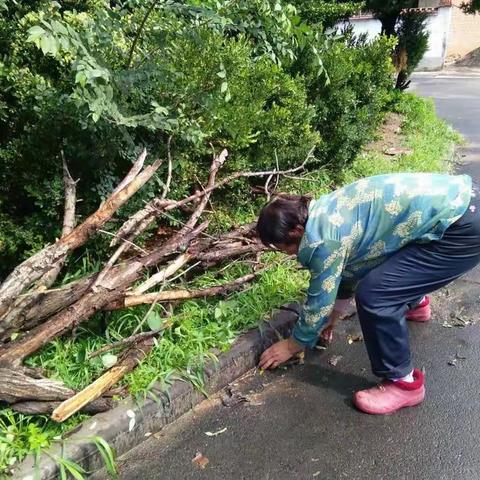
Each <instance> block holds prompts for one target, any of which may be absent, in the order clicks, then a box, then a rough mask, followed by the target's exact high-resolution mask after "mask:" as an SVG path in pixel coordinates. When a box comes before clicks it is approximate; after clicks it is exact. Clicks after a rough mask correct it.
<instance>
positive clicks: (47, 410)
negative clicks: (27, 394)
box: [10, 398, 116, 415]
mask: <svg viewBox="0 0 480 480" xmlns="http://www.w3.org/2000/svg"><path fill="white" fill-rule="evenodd" d="M61 403H62V402H39V401H38V402H37V401H28V402H18V403H14V404H13V405H11V406H10V408H12V410H15V411H16V412H18V413H23V414H25V415H50V414H51V413H52V412H53V411H54V410H55V409H56V408H57V407H58V406H59V405H61ZM115 403H116V402H115V401H114V400H112V399H111V398H97V399H96V400H94V401H93V402H91V403H89V404H88V405H85V406H84V407H83V408H82V409H81V410H80V411H81V412H83V413H89V414H90V415H94V414H95V413H101V412H106V411H107V410H110V409H111V408H113V407H114V406H115Z"/></svg>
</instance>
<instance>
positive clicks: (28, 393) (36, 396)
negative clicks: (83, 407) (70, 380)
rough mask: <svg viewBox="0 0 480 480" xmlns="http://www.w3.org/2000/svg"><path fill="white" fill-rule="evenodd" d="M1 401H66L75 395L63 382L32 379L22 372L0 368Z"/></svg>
mask: <svg viewBox="0 0 480 480" xmlns="http://www.w3.org/2000/svg"><path fill="white" fill-rule="evenodd" d="M0 385H1V388H0V401H3V402H7V403H16V402H19V401H25V400H39V401H51V400H65V399H67V398H69V397H71V396H72V395H74V394H75V391H74V390H72V389H71V388H68V387H66V386H65V385H64V384H63V383H62V382H59V381H56V380H50V379H48V378H32V377H31V376H29V375H27V374H25V373H24V372H22V371H21V370H17V371H15V370H12V369H10V368H0Z"/></svg>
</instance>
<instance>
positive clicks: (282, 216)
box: [257, 194, 311, 245]
mask: <svg viewBox="0 0 480 480" xmlns="http://www.w3.org/2000/svg"><path fill="white" fill-rule="evenodd" d="M310 200H311V198H310V197H306V196H301V195H284V194H281V195H278V196H277V197H276V198H274V199H273V200H272V201H271V202H269V203H267V204H266V205H265V206H264V207H263V208H262V210H261V212H260V215H259V217H258V221H257V232H258V235H259V237H260V240H261V241H262V242H263V243H264V244H265V245H271V244H274V245H278V244H289V243H292V239H291V238H290V236H289V232H290V231H292V230H293V229H294V228H295V227H297V226H302V227H305V225H306V223H307V218H308V204H309V203H310Z"/></svg>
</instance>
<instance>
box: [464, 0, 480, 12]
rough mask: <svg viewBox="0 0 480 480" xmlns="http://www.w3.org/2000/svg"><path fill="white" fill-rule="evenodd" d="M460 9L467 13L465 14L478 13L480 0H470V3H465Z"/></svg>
mask: <svg viewBox="0 0 480 480" xmlns="http://www.w3.org/2000/svg"><path fill="white" fill-rule="evenodd" d="M460 8H461V9H462V10H463V11H464V12H465V13H473V14H475V13H477V12H478V11H480V0H470V1H469V2H463V3H462V4H461V5H460Z"/></svg>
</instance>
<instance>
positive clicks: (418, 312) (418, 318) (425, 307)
mask: <svg viewBox="0 0 480 480" xmlns="http://www.w3.org/2000/svg"><path fill="white" fill-rule="evenodd" d="M431 316H432V309H431V308H430V298H428V297H423V299H422V301H421V302H420V303H419V304H418V305H417V306H416V307H415V308H412V309H411V310H409V311H408V312H407V314H406V317H407V320H411V321H413V322H427V321H428V320H430V317H431Z"/></svg>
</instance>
